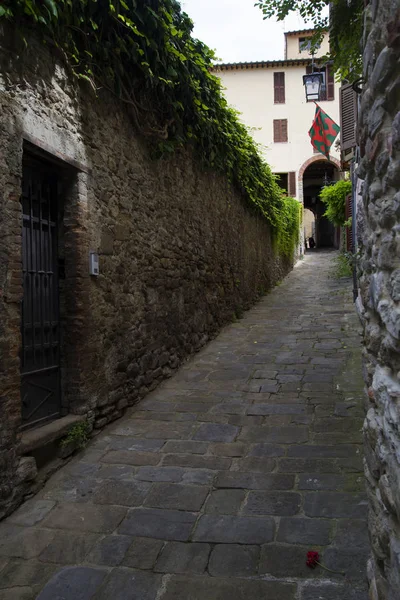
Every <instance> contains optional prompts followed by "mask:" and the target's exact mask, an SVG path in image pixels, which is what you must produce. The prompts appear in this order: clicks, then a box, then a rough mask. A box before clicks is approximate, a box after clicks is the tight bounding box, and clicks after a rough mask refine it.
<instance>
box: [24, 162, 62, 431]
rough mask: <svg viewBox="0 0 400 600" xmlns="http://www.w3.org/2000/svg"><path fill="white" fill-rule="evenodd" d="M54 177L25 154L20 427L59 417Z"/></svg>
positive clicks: (48, 167) (51, 169) (43, 164)
mask: <svg viewBox="0 0 400 600" xmlns="http://www.w3.org/2000/svg"><path fill="white" fill-rule="evenodd" d="M57 200H58V175H57V171H56V170H55V169H54V167H53V166H52V165H51V164H48V163H46V162H44V161H43V162H42V161H39V160H37V159H34V158H31V157H29V156H25V157H24V162H23V181H22V197H21V203H22V212H23V227H22V268H23V303H22V323H21V330H22V352H21V398H22V428H28V427H33V426H37V425H41V424H43V423H45V422H46V421H50V420H52V419H55V418H57V417H59V416H60V413H61V395H60V327H59V291H58V255H57V254H58V253H57V222H58V213H57V210H58V209H57Z"/></svg>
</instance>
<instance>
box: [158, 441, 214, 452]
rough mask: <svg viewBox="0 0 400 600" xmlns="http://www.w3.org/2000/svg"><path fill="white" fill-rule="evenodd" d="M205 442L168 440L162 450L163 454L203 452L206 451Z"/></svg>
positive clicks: (206, 445)
mask: <svg viewBox="0 0 400 600" xmlns="http://www.w3.org/2000/svg"><path fill="white" fill-rule="evenodd" d="M207 448H208V443H207V442H195V441H191V440H189V441H169V442H167V443H166V444H165V446H164V447H163V449H162V451H163V452H164V453H165V454H168V453H172V454H205V453H206V452H207Z"/></svg>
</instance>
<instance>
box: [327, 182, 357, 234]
mask: <svg viewBox="0 0 400 600" xmlns="http://www.w3.org/2000/svg"><path fill="white" fill-rule="evenodd" d="M348 194H351V181H348V180H345V179H342V180H341V181H338V182H337V183H335V184H334V185H328V186H325V187H324V188H322V190H321V193H320V198H321V200H322V202H323V203H324V204H326V207H327V208H326V211H325V213H324V216H325V217H327V218H328V219H329V221H331V223H333V224H334V225H336V226H337V227H342V226H343V225H344V224H345V222H346V196H348Z"/></svg>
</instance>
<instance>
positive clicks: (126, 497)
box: [92, 480, 151, 507]
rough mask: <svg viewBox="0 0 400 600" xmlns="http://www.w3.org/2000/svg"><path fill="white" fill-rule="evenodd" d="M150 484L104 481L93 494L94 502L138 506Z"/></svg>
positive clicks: (141, 502)
mask: <svg viewBox="0 0 400 600" xmlns="http://www.w3.org/2000/svg"><path fill="white" fill-rule="evenodd" d="M150 487H151V484H150V483H147V482H146V483H145V482H143V481H133V480H132V481H123V480H117V481H112V480H108V481H104V483H102V484H101V485H100V487H99V488H98V490H97V491H96V492H95V493H94V494H93V500H92V501H93V502H94V503H95V504H113V505H119V506H130V507H133V506H140V505H141V504H143V501H144V499H145V498H146V495H147V493H148V491H149V490H150Z"/></svg>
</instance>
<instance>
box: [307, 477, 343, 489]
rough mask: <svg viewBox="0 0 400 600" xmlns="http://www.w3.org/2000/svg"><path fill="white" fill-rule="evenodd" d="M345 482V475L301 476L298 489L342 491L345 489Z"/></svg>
mask: <svg viewBox="0 0 400 600" xmlns="http://www.w3.org/2000/svg"><path fill="white" fill-rule="evenodd" d="M345 481H346V480H345V478H344V477H343V475H321V474H319V473H314V474H312V473H307V474H300V475H299V479H298V483H297V488H298V489H299V490H341V489H343V488H344V485H345Z"/></svg>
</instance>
